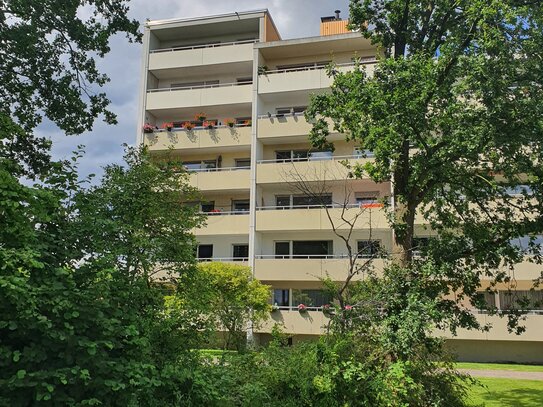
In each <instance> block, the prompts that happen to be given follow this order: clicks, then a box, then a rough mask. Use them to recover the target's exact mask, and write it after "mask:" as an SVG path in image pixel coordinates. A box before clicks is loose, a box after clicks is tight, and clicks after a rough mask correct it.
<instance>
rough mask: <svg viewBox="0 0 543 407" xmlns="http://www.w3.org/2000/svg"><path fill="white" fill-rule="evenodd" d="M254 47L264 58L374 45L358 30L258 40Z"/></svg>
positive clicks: (328, 51) (304, 54) (362, 48)
mask: <svg viewBox="0 0 543 407" xmlns="http://www.w3.org/2000/svg"><path fill="white" fill-rule="evenodd" d="M254 46H255V48H258V49H260V52H262V55H263V56H264V57H265V58H280V57H285V56H287V57H288V56H293V57H295V56H306V55H315V54H317V53H319V52H320V53H321V54H327V53H330V52H345V51H353V50H365V49H367V50H370V49H374V48H375V46H374V45H372V44H371V41H370V40H369V39H366V38H364V37H363V36H362V35H361V34H360V33H359V32H350V33H345V34H335V35H319V36H314V37H306V38H294V39H288V40H280V41H271V42H259V43H256V44H255V45H254Z"/></svg>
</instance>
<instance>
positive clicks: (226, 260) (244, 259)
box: [196, 257, 249, 266]
mask: <svg viewBox="0 0 543 407" xmlns="http://www.w3.org/2000/svg"><path fill="white" fill-rule="evenodd" d="M196 261H198V262H201V263H203V262H210V261H213V262H219V263H240V264H242V265H244V266H246V265H247V263H248V262H249V258H248V257H211V258H208V257H203V258H197V259H196Z"/></svg>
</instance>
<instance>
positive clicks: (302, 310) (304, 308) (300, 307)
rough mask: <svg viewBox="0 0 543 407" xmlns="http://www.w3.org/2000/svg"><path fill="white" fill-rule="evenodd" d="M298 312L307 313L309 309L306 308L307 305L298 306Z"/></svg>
mask: <svg viewBox="0 0 543 407" xmlns="http://www.w3.org/2000/svg"><path fill="white" fill-rule="evenodd" d="M298 312H300V313H301V314H303V313H305V312H307V307H306V306H305V304H299V305H298Z"/></svg>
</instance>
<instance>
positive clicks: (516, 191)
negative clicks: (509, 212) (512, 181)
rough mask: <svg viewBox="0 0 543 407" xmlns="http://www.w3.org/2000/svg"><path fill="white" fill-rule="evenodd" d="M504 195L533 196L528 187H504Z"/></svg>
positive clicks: (530, 188)
mask: <svg viewBox="0 0 543 407" xmlns="http://www.w3.org/2000/svg"><path fill="white" fill-rule="evenodd" d="M505 193H506V194H507V195H533V193H534V192H533V190H532V187H531V186H530V185H515V186H510V187H505Z"/></svg>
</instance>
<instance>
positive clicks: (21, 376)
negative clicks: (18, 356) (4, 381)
mask: <svg viewBox="0 0 543 407" xmlns="http://www.w3.org/2000/svg"><path fill="white" fill-rule="evenodd" d="M25 376H26V370H24V369H21V370H18V371H17V378H18V379H20V380H22V379H24V378H25Z"/></svg>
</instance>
